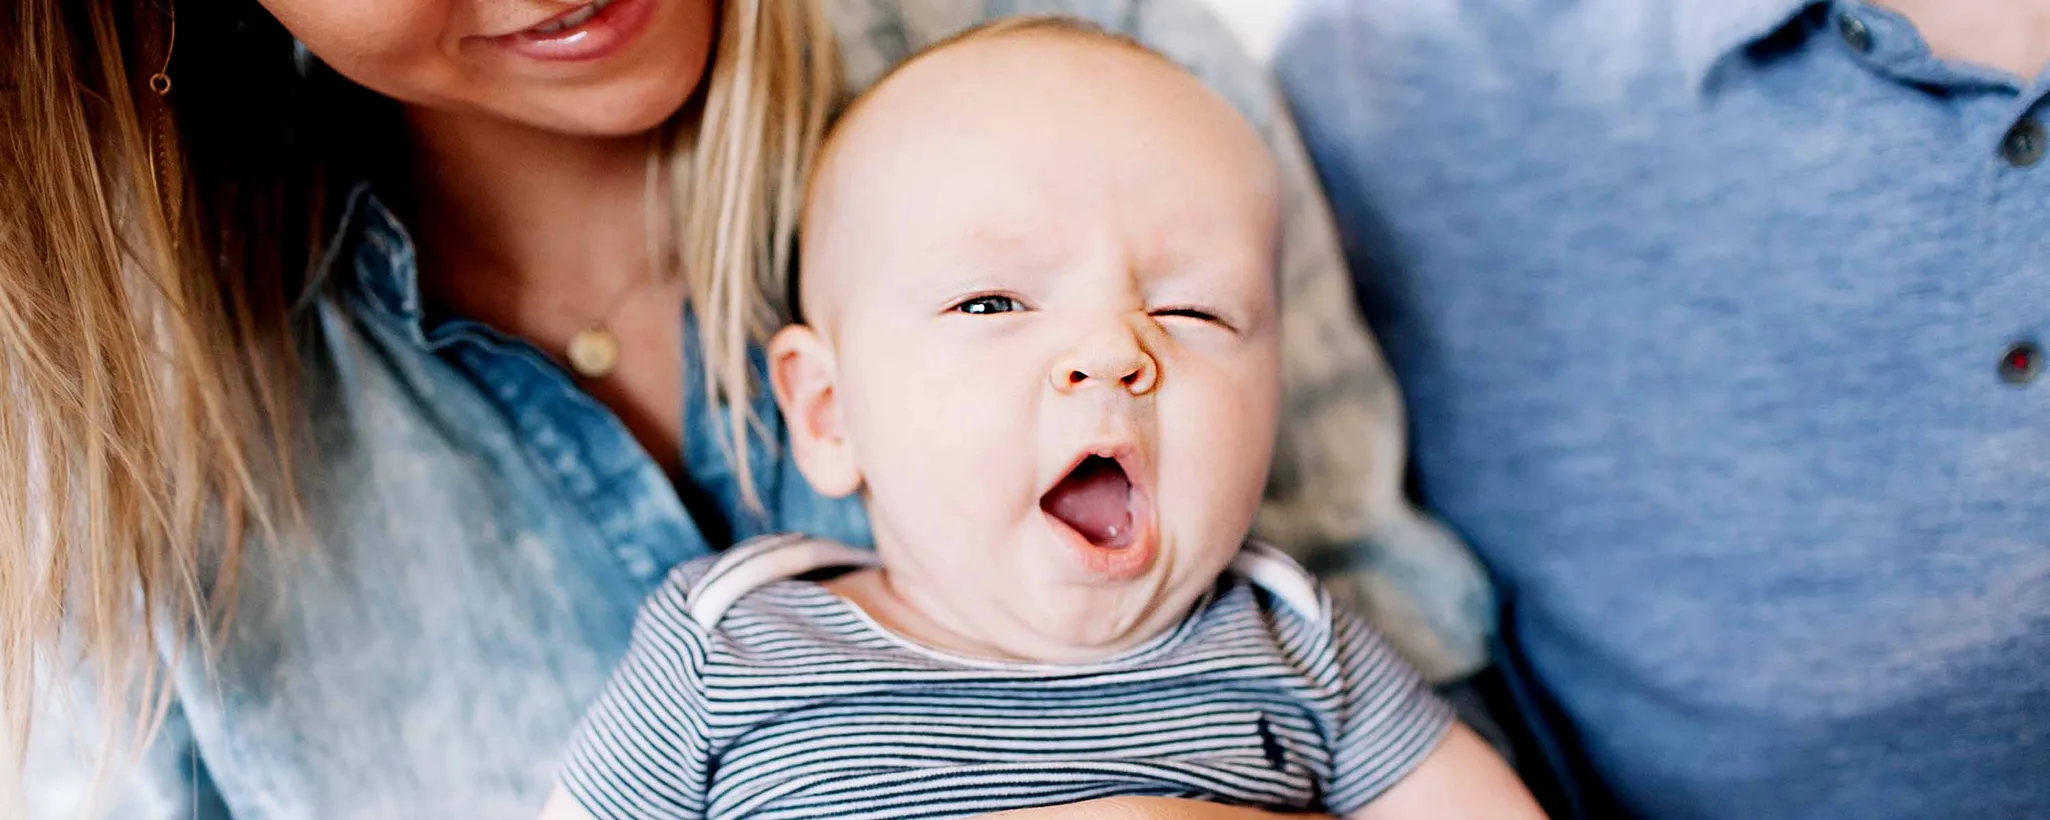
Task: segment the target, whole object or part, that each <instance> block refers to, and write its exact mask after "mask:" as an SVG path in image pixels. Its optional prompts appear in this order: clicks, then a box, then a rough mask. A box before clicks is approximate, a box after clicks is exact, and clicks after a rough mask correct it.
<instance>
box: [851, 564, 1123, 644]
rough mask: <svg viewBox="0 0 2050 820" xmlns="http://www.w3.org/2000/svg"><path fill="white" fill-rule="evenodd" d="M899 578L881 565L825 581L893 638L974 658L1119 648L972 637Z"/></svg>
mask: <svg viewBox="0 0 2050 820" xmlns="http://www.w3.org/2000/svg"><path fill="white" fill-rule="evenodd" d="M897 579H898V576H893V575H891V574H890V572H889V570H887V569H884V568H882V567H871V568H868V569H862V570H856V571H854V572H849V573H847V574H845V575H841V576H839V577H836V578H833V579H831V580H828V581H826V582H825V583H824V584H823V585H824V586H825V588H826V589H827V590H828V591H830V592H832V593H833V594H834V595H838V596H840V597H841V598H842V599H845V600H846V601H847V602H849V603H851V604H853V605H855V606H856V607H859V608H860V609H861V611H862V612H864V613H866V614H867V615H868V617H869V619H870V620H872V621H874V622H875V623H876V625H877V626H878V627H881V628H882V629H884V630H886V631H888V632H890V633H891V634H893V635H895V636H897V637H898V638H901V639H904V640H907V641H910V642H912V643H915V644H918V645H920V646H924V647H926V648H928V649H935V650H938V651H940V652H944V653H948V654H952V655H962V656H966V657H970V658H976V659H979V660H989V661H1002V662H1011V663H1087V662H1090V661H1096V660H1102V659H1104V658H1107V657H1110V656H1112V655H1115V654H1117V653H1118V652H1121V651H1123V650H1124V647H1113V648H1109V649H1106V648H1104V647H1083V646H1056V647H1033V648H1031V649H1026V648H1023V647H1018V646H1012V645H1008V644H1006V643H1003V642H1000V641H996V640H991V639H989V638H986V637H982V636H977V635H971V634H968V633H967V632H964V631H962V630H961V629H959V628H956V627H952V626H949V625H948V622H949V621H951V620H954V619H951V618H948V617H946V616H945V613H940V612H934V611H932V610H931V609H930V608H929V607H928V606H924V605H921V603H920V598H921V596H919V595H917V594H914V593H912V592H911V591H909V590H905V589H902V588H900V586H899V585H898V584H897V583H896V581H897Z"/></svg>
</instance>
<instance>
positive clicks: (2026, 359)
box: [2000, 341, 2043, 384]
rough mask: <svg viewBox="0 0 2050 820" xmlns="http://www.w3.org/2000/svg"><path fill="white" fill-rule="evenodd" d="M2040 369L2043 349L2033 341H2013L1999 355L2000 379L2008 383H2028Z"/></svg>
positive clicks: (2041, 367) (2041, 369) (2041, 368)
mask: <svg viewBox="0 0 2050 820" xmlns="http://www.w3.org/2000/svg"><path fill="white" fill-rule="evenodd" d="M2042 371H2043V349H2042V348H2040V347H2037V346H2036V343H2035V342H2028V341H2023V342H2015V343H2014V346H2013V347H2009V348H2008V349H2007V353H2005V354H2003V355H2002V356H2001V357H2000V380H2001V381H2004V382H2007V383H2008V384H2028V383H2029V382H2030V381H2031V380H2033V379H2035V378H2036V374H2037V373H2040V372H2042Z"/></svg>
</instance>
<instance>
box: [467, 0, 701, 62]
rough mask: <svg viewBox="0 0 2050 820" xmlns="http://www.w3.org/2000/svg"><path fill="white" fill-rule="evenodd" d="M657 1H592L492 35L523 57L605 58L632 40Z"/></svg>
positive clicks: (551, 59)
mask: <svg viewBox="0 0 2050 820" xmlns="http://www.w3.org/2000/svg"><path fill="white" fill-rule="evenodd" d="M658 2H660V0H594V2H592V3H589V4H587V5H584V6H582V7H579V8H576V9H572V10H570V11H567V12H563V13H562V14H560V15H557V16H556V17H555V18H553V19H551V20H548V21H547V22H544V23H541V24H540V25H536V26H533V27H531V28H527V29H523V30H521V31H515V32H513V33H511V34H507V35H504V36H501V37H496V38H493V39H494V40H496V41H497V42H498V43H499V44H500V45H502V46H504V47H505V48H507V49H509V50H511V51H513V52H514V53H516V54H519V55H521V56H523V57H530V58H533V59H536V60H547V61H550V62H583V61H589V60H597V59H601V58H604V57H609V56H611V55H612V54H614V53H617V52H618V51H619V50H620V49H623V48H625V47H626V45H627V44H628V43H631V42H633V40H634V38H635V37H636V36H638V35H639V34H640V33H641V31H642V30H643V29H646V28H647V27H648V21H649V20H650V19H652V18H653V17H654V12H655V4H656V3H658Z"/></svg>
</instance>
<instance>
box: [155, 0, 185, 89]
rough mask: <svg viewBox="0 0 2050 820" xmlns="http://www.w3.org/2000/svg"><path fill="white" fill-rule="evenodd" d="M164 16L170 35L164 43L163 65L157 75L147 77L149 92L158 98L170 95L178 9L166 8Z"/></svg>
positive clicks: (175, 7) (176, 42)
mask: <svg viewBox="0 0 2050 820" xmlns="http://www.w3.org/2000/svg"><path fill="white" fill-rule="evenodd" d="M164 16H165V17H166V18H168V19H169V20H170V35H169V36H168V37H167V38H166V41H165V43H164V65H163V67H162V68H159V69H157V73H155V74H151V75H149V90H151V91H153V92H156V95H157V96H159V97H165V96H169V95H170V93H171V54H172V52H174V51H176V50H177V48H178V7H177V6H176V5H172V6H169V7H167V8H166V9H165V10H164Z"/></svg>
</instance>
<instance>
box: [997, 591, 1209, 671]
mask: <svg viewBox="0 0 2050 820" xmlns="http://www.w3.org/2000/svg"><path fill="white" fill-rule="evenodd" d="M1212 580H1213V579H1204V581H1203V582H1202V583H1183V584H1178V585H1175V586H1174V587H1173V588H1169V587H1166V586H1165V585H1163V584H1151V585H1148V584H1138V583H1134V584H1119V585H1116V586H1114V587H1110V588H1103V587H1097V588H1079V589H1078V588H1075V587H1067V586H1063V587H1059V588H1053V589H1039V590H1030V589H1026V588H1025V587H1026V586H1028V585H1021V586H1020V587H1018V588H1013V589H1010V590H1006V591H1005V592H1004V593H1003V595H1002V599H1007V600H1010V601H1012V602H1014V603H1013V609H1014V610H1017V609H1020V608H1021V607H1030V608H1029V609H1026V610H1025V611H1014V612H1013V616H1014V617H1013V620H1014V622H1015V623H1017V624H1018V625H1019V626H1020V627H1021V628H1020V629H1017V630H1015V634H1011V635H1006V636H989V638H993V639H994V640H990V643H992V644H994V645H997V646H1001V647H1003V648H1004V650H1005V652H1006V653H1007V654H1010V655H1013V656H1015V657H1019V658H1024V659H1028V660H1032V661H1038V662H1043V663H1087V662H1090V661H1099V660H1104V659H1107V658H1111V657H1114V656H1116V655H1118V654H1121V653H1124V652H1128V651H1131V650H1132V649H1135V648H1138V647H1140V646H1143V645H1145V644H1147V643H1149V642H1151V641H1153V640H1154V639H1156V638H1159V637H1160V636H1161V635H1163V634H1165V633H1167V632H1168V631H1170V630H1172V629H1174V628H1175V625H1176V624H1179V623H1180V622H1181V621H1182V619H1183V618H1184V617H1186V616H1187V615H1188V614H1189V610H1190V608H1191V607H1193V606H1194V605H1195V603H1196V600H1197V599H1198V598H1200V597H1202V595H1203V592H1204V591H1205V590H1207V589H1209V588H1210V586H1211V582H1212Z"/></svg>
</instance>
